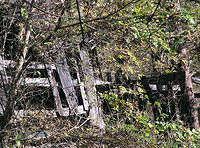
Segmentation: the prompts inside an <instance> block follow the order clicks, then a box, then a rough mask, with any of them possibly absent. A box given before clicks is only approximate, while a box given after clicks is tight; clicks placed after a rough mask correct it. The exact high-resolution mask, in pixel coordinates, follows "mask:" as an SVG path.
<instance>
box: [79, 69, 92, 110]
mask: <svg viewBox="0 0 200 148" xmlns="http://www.w3.org/2000/svg"><path fill="white" fill-rule="evenodd" d="M76 73H77V79H78V84H79V85H80V91H81V97H82V100H83V105H84V109H85V110H89V103H88V98H87V96H86V92H85V89H84V83H83V82H81V79H80V75H79V72H78V66H76Z"/></svg>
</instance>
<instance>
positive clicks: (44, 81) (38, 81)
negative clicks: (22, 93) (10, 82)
mask: <svg viewBox="0 0 200 148" xmlns="http://www.w3.org/2000/svg"><path fill="white" fill-rule="evenodd" d="M20 85H28V86H43V87H50V85H49V80H48V78H23V79H21V80H20Z"/></svg>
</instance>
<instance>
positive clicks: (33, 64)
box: [4, 60, 56, 69]
mask: <svg viewBox="0 0 200 148" xmlns="http://www.w3.org/2000/svg"><path fill="white" fill-rule="evenodd" d="M4 66H5V67H12V68H14V67H15V66H16V62H15V61H13V60H4ZM45 68H51V69H56V66H55V65H54V64H46V67H45V66H44V64H43V63H41V62H31V63H30V64H29V65H28V66H27V69H45Z"/></svg>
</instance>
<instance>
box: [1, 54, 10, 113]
mask: <svg viewBox="0 0 200 148" xmlns="http://www.w3.org/2000/svg"><path fill="white" fill-rule="evenodd" d="M0 82H1V83H0V114H3V112H4V109H5V105H6V100H7V99H6V91H7V85H8V78H7V74H6V70H5V66H4V60H3V56H2V54H1V55H0Z"/></svg>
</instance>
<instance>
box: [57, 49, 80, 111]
mask: <svg viewBox="0 0 200 148" xmlns="http://www.w3.org/2000/svg"><path fill="white" fill-rule="evenodd" d="M60 55H61V57H59V58H57V60H56V64H57V65H56V67H57V72H58V75H59V78H60V81H61V85H62V89H63V92H64V94H65V97H66V99H67V103H68V105H69V108H70V111H71V112H74V113H76V112H77V108H78V98H77V96H76V91H75V88H74V83H73V80H72V77H71V74H70V71H69V66H68V64H67V60H66V57H65V53H64V51H60Z"/></svg>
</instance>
